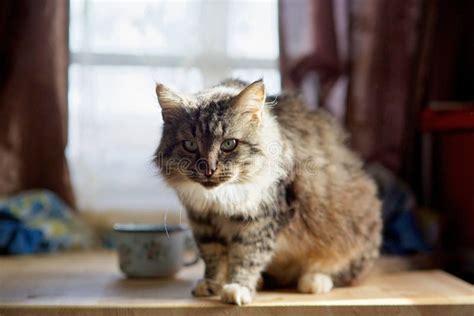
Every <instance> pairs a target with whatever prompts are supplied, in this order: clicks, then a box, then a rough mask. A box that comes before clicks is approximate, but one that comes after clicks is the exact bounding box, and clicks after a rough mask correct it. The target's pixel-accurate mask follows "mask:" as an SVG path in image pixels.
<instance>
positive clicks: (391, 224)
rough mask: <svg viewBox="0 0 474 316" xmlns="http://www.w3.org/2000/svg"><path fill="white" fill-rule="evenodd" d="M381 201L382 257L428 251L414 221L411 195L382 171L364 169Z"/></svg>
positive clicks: (379, 167) (428, 248)
mask: <svg viewBox="0 0 474 316" xmlns="http://www.w3.org/2000/svg"><path fill="white" fill-rule="evenodd" d="M368 171H369V173H370V174H371V175H372V177H373V178H374V179H375V181H376V183H377V187H378V191H379V197H380V199H381V200H382V217H383V225H384V228H383V244H382V253H384V254H393V255H406V254H412V253H417V252H425V251H429V250H431V246H430V245H429V244H428V243H427V242H426V241H425V240H424V239H423V236H422V233H421V231H420V229H419V227H418V226H417V223H416V220H415V210H416V200H415V196H414V194H413V193H412V191H411V190H410V189H409V188H408V187H407V185H405V184H404V183H403V182H401V181H400V180H399V179H397V178H396V177H395V175H394V174H393V173H391V172H390V171H389V170H388V169H386V168H385V167H383V166H381V165H379V164H372V165H370V166H369V168H368Z"/></svg>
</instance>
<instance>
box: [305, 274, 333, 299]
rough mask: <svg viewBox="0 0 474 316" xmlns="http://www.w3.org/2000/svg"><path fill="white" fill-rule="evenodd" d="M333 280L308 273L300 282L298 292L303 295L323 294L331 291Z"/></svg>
mask: <svg viewBox="0 0 474 316" xmlns="http://www.w3.org/2000/svg"><path fill="white" fill-rule="evenodd" d="M332 287H333V283H332V279H331V277H330V276H329V275H326V274H322V273H306V274H304V275H303V276H301V277H300V279H299V281H298V290H299V291H300V292H302V293H314V294H323V293H328V292H329V291H331V289H332Z"/></svg>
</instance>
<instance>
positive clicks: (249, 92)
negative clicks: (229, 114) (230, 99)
mask: <svg viewBox="0 0 474 316" xmlns="http://www.w3.org/2000/svg"><path fill="white" fill-rule="evenodd" d="M265 97H266V92H265V85H264V84H263V80H262V79H260V80H258V81H255V82H253V83H251V84H250V85H248V86H247V87H246V88H245V89H244V90H242V91H241V92H240V93H239V94H238V95H237V96H236V97H235V99H234V104H233V106H234V108H235V109H236V110H238V111H240V112H241V113H249V114H252V115H253V117H255V118H257V119H258V120H260V119H261V117H262V112H263V107H264V106H265Z"/></svg>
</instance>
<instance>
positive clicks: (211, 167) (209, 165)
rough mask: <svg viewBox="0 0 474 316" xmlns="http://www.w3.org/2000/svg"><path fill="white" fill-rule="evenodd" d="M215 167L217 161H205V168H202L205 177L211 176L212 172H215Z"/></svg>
mask: <svg viewBox="0 0 474 316" xmlns="http://www.w3.org/2000/svg"><path fill="white" fill-rule="evenodd" d="M216 169H217V162H213V161H206V169H205V170H204V174H205V175H206V177H208V178H209V177H212V175H213V174H214V172H216Z"/></svg>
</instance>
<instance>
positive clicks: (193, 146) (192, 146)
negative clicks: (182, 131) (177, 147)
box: [183, 140, 198, 153]
mask: <svg viewBox="0 0 474 316" xmlns="http://www.w3.org/2000/svg"><path fill="white" fill-rule="evenodd" d="M183 147H184V149H186V150H187V151H189V152H191V153H194V152H196V151H197V149H198V145H197V143H196V142H195V141H194V140H184V141H183Z"/></svg>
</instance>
